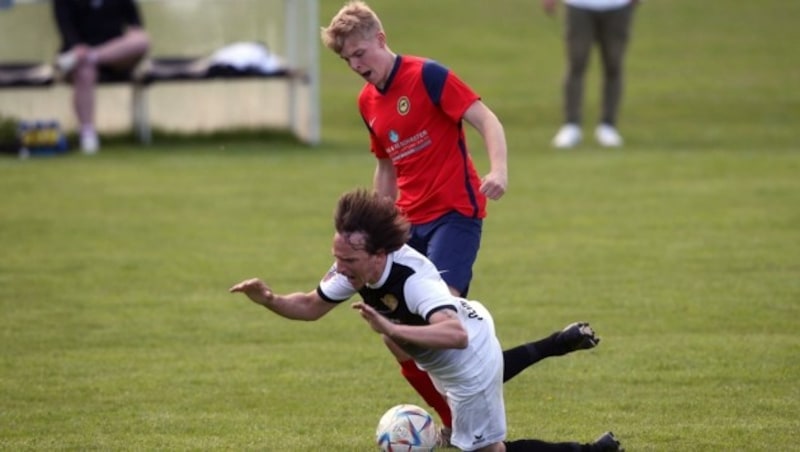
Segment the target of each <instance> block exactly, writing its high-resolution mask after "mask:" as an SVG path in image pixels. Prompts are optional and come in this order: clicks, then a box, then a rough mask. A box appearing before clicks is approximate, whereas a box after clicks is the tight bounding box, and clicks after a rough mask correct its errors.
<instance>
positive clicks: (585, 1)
mask: <svg viewBox="0 0 800 452" xmlns="http://www.w3.org/2000/svg"><path fill="white" fill-rule="evenodd" d="M630 2H631V0H564V3H566V4H567V5H569V6H574V7H576V8H582V9H590V10H592V11H607V10H610V9H617V8H622V7H623V6H626V5H627V4H628V3H630Z"/></svg>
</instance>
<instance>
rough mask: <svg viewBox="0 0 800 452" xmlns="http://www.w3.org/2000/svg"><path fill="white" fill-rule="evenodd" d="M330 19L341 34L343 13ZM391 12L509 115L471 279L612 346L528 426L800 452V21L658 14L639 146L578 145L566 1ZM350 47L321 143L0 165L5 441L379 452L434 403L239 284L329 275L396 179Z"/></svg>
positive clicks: (513, 338) (515, 338)
mask: <svg viewBox="0 0 800 452" xmlns="http://www.w3.org/2000/svg"><path fill="white" fill-rule="evenodd" d="M322 3H323V4H322V5H321V7H320V15H321V22H322V23H323V24H324V23H327V21H328V19H329V17H330V16H331V15H332V14H333V13H334V12H335V11H336V10H337V9H338V7H339V6H340V5H341V2H329V1H325V2H322ZM373 6H374V7H375V8H376V9H377V11H378V12H379V13H380V14H382V15H383V19H384V25H385V26H386V27H387V29H388V31H389V42H390V44H391V46H392V48H393V50H395V51H397V52H400V53H412V54H422V55H426V56H430V57H433V58H435V59H437V60H439V61H441V62H443V63H445V64H446V65H448V66H450V67H451V68H453V69H455V70H456V71H457V72H458V73H459V74H460V75H461V76H462V77H463V78H464V79H466V80H467V81H468V82H469V83H471V84H472V85H473V87H474V88H475V89H476V90H478V91H479V92H480V93H481V94H482V95H483V97H484V100H485V101H486V102H487V103H488V104H489V105H490V106H491V107H493V108H494V109H495V110H496V112H497V113H498V115H499V116H500V117H501V119H502V120H503V121H504V123H505V125H506V132H507V135H508V141H509V152H510V156H509V162H510V187H509V191H508V194H507V195H506V197H504V198H503V199H502V200H501V201H499V202H496V203H492V204H491V205H490V208H489V218H488V219H487V221H486V223H485V227H484V241H483V247H482V250H481V254H480V256H479V260H478V263H477V265H476V269H475V270H476V278H475V280H474V282H473V285H472V289H471V296H472V297H474V298H476V299H479V300H482V301H483V302H484V303H485V304H486V305H487V306H489V307H490V308H491V309H492V311H493V314H494V317H495V320H496V322H497V326H498V334H499V335H500V338H501V340H502V342H503V343H504V345H506V346H511V345H516V344H517V343H520V342H522V341H526V340H529V339H533V338H538V337H541V336H543V335H546V334H549V333H550V332H551V331H553V330H555V329H558V328H561V327H563V326H564V325H566V324H567V323H570V322H572V321H575V320H588V321H590V322H592V324H593V325H594V326H595V328H596V330H597V331H598V332H599V334H600V335H601V336H602V338H603V341H602V343H601V345H600V347H598V348H597V349H595V350H592V351H589V352H581V353H577V354H574V355H570V356H567V357H563V358H558V359H553V360H550V361H545V362H543V363H541V364H539V365H537V366H535V367H533V368H531V369H529V370H527V371H526V372H525V373H523V374H521V375H520V376H518V377H517V378H516V379H514V380H512V381H511V382H509V383H507V384H506V405H507V411H508V423H509V437H510V438H521V437H538V438H542V439H548V440H567V439H574V440H580V441H589V440H592V439H594V438H595V437H596V436H597V435H599V434H600V433H602V432H603V431H605V430H613V431H614V432H615V433H616V434H617V435H618V436H619V437H620V438H621V439H622V441H623V443H624V445H625V446H626V447H627V449H628V451H633V452H638V451H684V450H687V451H792V450H800V446H798V445H797V432H798V431H800V407H799V406H798V401H799V400H800V385H798V381H800V333H799V332H798V326H799V325H800V324H799V323H798V315H800V132H799V130H800V129H798V126H800V91H798V89H797V88H798V85H797V82H796V80H797V79H798V75H800V74H799V73H798V71H799V70H800V53H798V52H797V51H796V43H797V42H798V40H800V32H798V29H797V27H796V26H795V22H796V20H795V19H796V18H797V17H800V4H799V3H797V2H792V1H784V0H765V1H762V2H751V1H745V0H729V1H725V2H723V1H720V0H710V1H702V2H697V1H692V0H651V1H647V2H645V3H644V5H643V6H642V7H641V8H640V10H639V11H638V12H637V17H636V24H635V30H634V41H633V44H632V47H631V51H630V54H629V62H628V72H627V76H628V87H627V92H626V98H625V102H624V106H623V112H622V120H621V124H620V126H621V130H622V131H623V133H624V134H625V137H626V139H627V146H626V147H625V148H623V149H621V150H613V151H609V150H604V149H601V148H598V147H596V146H594V145H593V144H592V143H591V139H590V140H589V141H588V142H586V143H585V144H584V145H582V146H581V147H580V148H579V149H575V150H573V151H569V152H561V151H558V152H557V151H554V150H552V149H550V147H549V144H548V143H549V140H550V138H551V137H552V134H553V133H555V131H556V129H557V127H558V126H559V119H560V118H559V111H560V106H559V99H560V92H559V83H560V77H561V72H562V64H563V63H562V54H561V42H560V39H559V33H561V26H560V21H558V20H556V21H554V20H552V19H550V18H548V17H546V16H545V15H544V14H543V13H541V11H540V10H539V8H538V4H537V3H536V2H522V1H518V0H513V1H509V2H481V1H477V0H461V1H457V0H439V1H436V2H424V1H421V0H410V1H405V2H390V1H388V0H380V1H377V0H376V1H374V2H373ZM321 58H322V65H323V67H322V69H323V70H322V76H323V80H322V89H323V92H322V96H323V99H322V102H323V140H324V143H323V144H322V145H321V146H320V147H318V148H314V149H310V148H305V147H302V146H299V145H296V144H293V143H291V142H286V141H285V140H268V139H264V140H256V141H253V140H249V141H248V140H234V139H225V140H221V141H220V140H217V141H197V142H192V141H185V140H184V141H180V142H168V141H163V140H162V141H161V142H160V143H159V144H157V145H155V146H152V147H150V148H140V147H139V146H137V145H133V144H117V145H109V146H106V147H105V148H104V149H103V150H102V152H101V154H99V155H97V156H95V157H84V156H81V155H79V154H71V155H68V156H65V157H59V158H38V159H30V160H25V161H20V160H17V159H14V158H10V157H6V158H2V159H0V250H2V251H1V253H2V254H1V255H0V256H2V259H0V310H1V312H2V315H0V335H1V336H0V337H1V339H0V341H2V342H0V345H1V346H2V354H1V355H0V401H1V402H0V403H1V405H0V450H7V451H23V450H42V451H45V450H47V451H49V450H164V451H173V450H265V451H369V450H374V449H375V448H374V445H373V432H374V428H375V425H376V424H377V421H378V418H379V417H380V415H381V414H382V413H383V411H384V410H385V409H387V408H388V407H389V406H391V405H394V404H396V403H417V404H421V403H422V402H421V400H419V399H418V397H417V396H416V395H415V394H414V393H413V391H412V390H411V388H410V387H409V386H408V385H407V384H406V383H405V381H404V380H403V379H402V378H401V377H400V375H399V371H398V368H397V366H396V364H395V363H394V362H393V360H392V358H391V357H390V355H389V353H387V351H386V350H385V348H384V347H383V345H382V344H381V342H380V340H379V338H378V337H377V336H376V335H375V334H374V333H372V331H371V330H370V329H369V328H368V327H367V326H366V325H365V324H364V322H363V321H362V320H361V319H360V318H359V317H358V316H357V315H356V314H355V313H353V312H351V310H350V309H348V308H346V307H343V308H340V309H338V310H335V311H334V312H333V313H332V314H330V315H329V316H328V317H326V318H324V319H323V320H321V321H319V322H316V323H301V322H291V321H288V320H284V319H281V318H279V317H277V316H274V315H272V314H270V313H268V312H267V311H266V310H263V309H260V308H259V307H258V306H256V305H254V304H252V303H250V302H249V301H246V299H245V298H244V297H243V296H241V295H236V296H234V295H231V294H228V293H227V289H228V287H229V286H231V285H232V284H234V283H236V282H238V281H239V280H241V279H243V278H246V277H251V276H260V277H263V278H265V279H266V280H267V281H269V282H270V283H271V284H272V286H273V287H274V288H275V290H277V291H280V292H287V291H295V290H307V289H311V288H313V287H314V286H315V285H316V283H317V282H318V280H319V278H320V277H321V276H322V274H323V272H324V271H325V270H326V269H327V267H328V265H329V264H330V262H331V257H330V251H329V250H330V238H331V234H332V232H331V230H332V229H331V216H332V210H333V206H334V203H335V201H336V199H337V198H338V196H339V195H340V194H341V193H342V192H343V191H346V190H348V189H350V188H353V187H356V186H369V184H370V181H371V174H372V169H373V165H374V161H373V159H372V157H371V156H370V154H369V153H368V151H367V149H366V146H367V143H366V133H365V131H364V129H363V124H362V123H361V120H360V119H359V117H358V114H357V112H356V110H355V95H356V92H357V90H358V88H359V86H360V82H359V80H358V79H357V78H356V77H355V76H353V75H352V74H351V73H350V72H349V70H348V69H347V67H346V66H345V65H344V64H343V63H342V62H341V61H340V60H339V59H338V58H337V57H336V56H334V55H331V54H329V53H328V52H327V51H325V50H323V51H322V53H321ZM593 61H594V63H595V64H593V66H592V76H591V77H590V81H589V85H587V96H588V99H587V126H592V125H593V124H592V123H591V121H590V120H591V119H592V118H593V117H594V116H595V115H596V111H597V109H596V104H597V93H596V92H597V89H596V88H597V82H598V77H597V72H598V71H597V65H596V63H597V60H596V59H595V60H593ZM470 138H471V140H472V150H473V154H474V156H475V160H476V163H477V165H478V166H479V167H480V168H481V170H482V171H483V170H485V169H486V157H485V153H484V151H483V148H482V147H481V146H480V145H479V141H478V140H476V136H475V135H474V134H472V135H471V136H470Z"/></svg>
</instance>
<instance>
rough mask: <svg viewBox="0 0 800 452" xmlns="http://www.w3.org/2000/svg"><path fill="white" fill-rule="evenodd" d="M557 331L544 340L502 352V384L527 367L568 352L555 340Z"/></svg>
mask: <svg viewBox="0 0 800 452" xmlns="http://www.w3.org/2000/svg"><path fill="white" fill-rule="evenodd" d="M559 333H560V331H557V332H555V333H553V334H551V335H550V336H547V337H546V338H544V339H539V340H538V341H533V342H528V343H527V344H523V345H520V346H518V347H514V348H511V349H508V350H504V351H503V383H505V382H507V381H508V380H510V379H512V378H514V377H515V376H517V374H518V373H520V372H522V371H523V370H525V369H527V368H528V367H529V366H532V365H533V364H536V363H537V362H539V361H541V360H543V359H545V358H547V357H549V356H559V355H565V354H567V353H568V352H569V351H568V350H567V349H566V347H564V346H563V345H562V344H559V343H558V341H557V340H556V338H557V337H558V335H559Z"/></svg>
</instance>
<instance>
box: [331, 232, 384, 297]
mask: <svg viewBox="0 0 800 452" xmlns="http://www.w3.org/2000/svg"><path fill="white" fill-rule="evenodd" d="M363 244H364V237H363V236H362V235H361V234H359V233H355V234H350V235H342V234H339V233H336V235H334V236H333V257H334V258H336V271H337V272H338V273H339V274H341V275H344V276H346V277H347V280H348V281H350V284H352V285H353V287H355V288H356V289H360V288H361V287H363V286H364V284H366V283H375V282H377V281H378V279H379V278H380V277H381V275H382V274H383V266H384V265H385V262H386V255H385V254H369V253H367V252H366V251H364V246H363Z"/></svg>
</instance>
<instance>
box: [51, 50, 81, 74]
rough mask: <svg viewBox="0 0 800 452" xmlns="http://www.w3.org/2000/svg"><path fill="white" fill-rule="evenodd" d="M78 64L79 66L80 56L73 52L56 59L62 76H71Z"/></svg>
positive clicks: (65, 53)
mask: <svg viewBox="0 0 800 452" xmlns="http://www.w3.org/2000/svg"><path fill="white" fill-rule="evenodd" d="M76 64H78V56H77V55H75V52H73V51H72V50H67V51H66V52H64V53H62V54H60V55H58V58H56V66H58V69H59V70H60V71H61V73H62V74H69V73H70V72H71V71H72V70H73V69H75V65H76Z"/></svg>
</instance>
